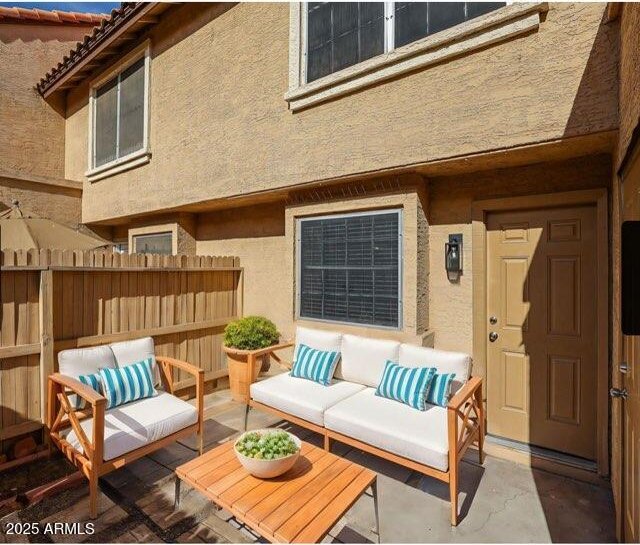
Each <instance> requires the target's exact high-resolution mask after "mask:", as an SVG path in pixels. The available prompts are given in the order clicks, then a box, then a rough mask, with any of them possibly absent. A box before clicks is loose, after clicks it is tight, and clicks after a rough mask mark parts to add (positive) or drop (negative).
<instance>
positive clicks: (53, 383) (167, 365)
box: [47, 356, 204, 519]
mask: <svg viewBox="0 0 640 545" xmlns="http://www.w3.org/2000/svg"><path fill="white" fill-rule="evenodd" d="M156 362H157V364H158V368H159V369H160V377H161V379H162V383H163V386H164V388H165V391H167V392H168V393H170V394H172V395H173V394H174V387H173V384H174V381H173V371H174V369H181V370H183V371H185V372H186V373H189V374H190V375H193V377H194V378H195V386H196V409H197V411H198V420H197V422H196V423H195V424H192V425H191V426H188V427H186V428H183V429H181V430H179V431H177V432H176V433H173V434H171V435H168V436H167V437H163V438H162V439H160V440H158V441H155V442H153V443H149V444H147V445H144V446H142V447H140V448H137V449H135V450H132V451H130V452H127V453H125V454H123V455H121V456H118V457H117V458H114V459H112V460H108V461H105V460H104V457H103V451H104V422H105V408H106V403H107V400H106V398H105V397H104V396H102V395H101V394H99V393H98V392H96V391H95V390H93V389H92V388H90V387H88V386H86V385H85V384H83V383H81V382H80V381H79V380H77V379H75V378H72V377H69V376H67V375H62V374H60V373H53V374H52V375H49V381H48V390H47V391H48V395H47V426H48V428H49V435H50V437H51V443H53V444H55V445H56V446H57V447H58V448H59V449H60V450H61V451H62V453H63V454H64V455H65V456H66V457H67V458H68V459H69V460H70V461H71V463H72V464H74V465H75V466H76V467H77V468H78V469H79V470H80V471H81V472H82V474H83V475H84V476H85V477H86V478H87V479H88V481H89V512H90V515H91V518H93V519H95V518H96V517H97V516H98V478H100V477H102V476H103V475H106V474H107V473H110V472H112V471H114V470H116V469H120V468H121V467H124V466H125V465H127V464H129V463H131V462H133V461H134V460H137V459H138V458H141V457H143V456H146V455H147V454H149V453H150V452H153V451H155V450H158V449H160V448H162V447H165V446H166V445H169V444H171V443H173V442H174V441H177V440H178V439H181V438H183V437H187V436H189V435H191V434H193V433H196V434H197V435H198V451H199V453H200V454H202V452H203V442H202V441H203V410H204V402H203V395H204V370H203V369H200V368H198V367H196V366H195V365H192V364H190V363H187V362H184V361H180V360H176V359H174V358H169V357H165V356H156ZM68 393H73V394H76V395H78V396H80V397H82V398H83V399H84V400H86V402H87V405H90V406H91V408H90V409H89V408H87V409H82V410H80V409H75V408H74V407H73V405H72V404H71V402H70V401H69V397H68ZM85 418H93V430H92V435H93V437H92V438H91V441H90V440H89V438H88V437H87V435H86V434H85V432H84V430H83V429H82V427H81V426H80V421H81V420H83V419H85ZM67 427H71V428H73V430H74V431H75V433H76V436H77V437H78V440H79V442H80V444H81V445H82V450H83V451H82V452H80V451H79V450H76V449H75V448H74V447H73V446H72V445H71V444H70V443H69V442H68V441H66V440H65V439H64V438H63V437H62V435H61V434H60V431H61V430H62V429H64V428H67ZM51 443H50V445H49V448H50V449H51Z"/></svg>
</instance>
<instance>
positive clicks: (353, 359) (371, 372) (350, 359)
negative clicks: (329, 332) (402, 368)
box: [335, 335, 400, 388]
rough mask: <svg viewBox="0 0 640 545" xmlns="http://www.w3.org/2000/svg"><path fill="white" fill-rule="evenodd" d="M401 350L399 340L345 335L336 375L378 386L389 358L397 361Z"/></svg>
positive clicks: (350, 380) (359, 382)
mask: <svg viewBox="0 0 640 545" xmlns="http://www.w3.org/2000/svg"><path fill="white" fill-rule="evenodd" d="M399 351H400V343H399V342H397V341H386V340H380V339H369V338H367V337H358V336H356V335H343V336H342V359H341V361H340V363H339V364H338V368H337V369H336V373H335V377H336V378H341V379H344V380H347V381H349V382H356V383H358V384H364V385H365V386H371V387H372V388H376V387H377V386H378V384H379V383H380V379H381V378H382V372H383V371H384V366H385V364H386V363H387V360H391V361H393V362H396V363H397V362H398V355H399Z"/></svg>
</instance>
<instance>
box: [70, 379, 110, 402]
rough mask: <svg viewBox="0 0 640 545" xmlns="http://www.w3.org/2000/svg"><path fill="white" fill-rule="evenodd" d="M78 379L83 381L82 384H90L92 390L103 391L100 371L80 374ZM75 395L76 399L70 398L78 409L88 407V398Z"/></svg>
mask: <svg viewBox="0 0 640 545" xmlns="http://www.w3.org/2000/svg"><path fill="white" fill-rule="evenodd" d="M78 380H79V381H80V382H82V384H85V385H87V386H89V388H91V389H92V390H95V391H96V392H98V393H101V390H102V389H101V388H100V373H93V374H91V375H80V376H79V377H78ZM74 397H75V400H69V401H71V404H72V405H73V407H74V408H76V409H86V407H87V400H86V399H84V398H82V397H80V396H79V395H76V396H74Z"/></svg>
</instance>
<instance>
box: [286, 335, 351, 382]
mask: <svg viewBox="0 0 640 545" xmlns="http://www.w3.org/2000/svg"><path fill="white" fill-rule="evenodd" d="M339 359H340V352H324V351H322V350H316V349H315V348H311V347H310V346H307V345H306V344H299V345H298V346H297V347H296V354H295V361H294V362H293V367H292V368H291V373H290V374H291V376H292V377H298V378H306V379H308V380H313V381H314V382H318V383H320V384H322V385H323V386H328V385H329V384H331V379H332V378H333V373H334V372H335V370H336V366H337V365H338V360H339Z"/></svg>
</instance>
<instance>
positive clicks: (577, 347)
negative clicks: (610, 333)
mask: <svg viewBox="0 0 640 545" xmlns="http://www.w3.org/2000/svg"><path fill="white" fill-rule="evenodd" d="M596 271H597V267H596V208H595V206H579V207H567V208H549V209H539V210H522V211H512V212H496V213H491V214H489V216H488V218H487V316H486V320H487V331H488V332H489V334H488V336H487V337H488V338H487V424H488V431H489V433H491V434H494V435H497V436H501V437H505V438H508V439H513V440H516V441H521V442H525V443H530V444H532V445H536V446H540V447H544V448H548V449H553V450H557V451H560V452H564V453H568V454H573V455H576V456H581V457H583V458H588V459H590V460H594V459H595V458H596V404H597V400H596V362H597V353H596V350H597V337H596V335H597V322H596V319H597V316H596V308H597V307H596V305H597V295H596V294H597V290H596V287H597V277H596Z"/></svg>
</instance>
